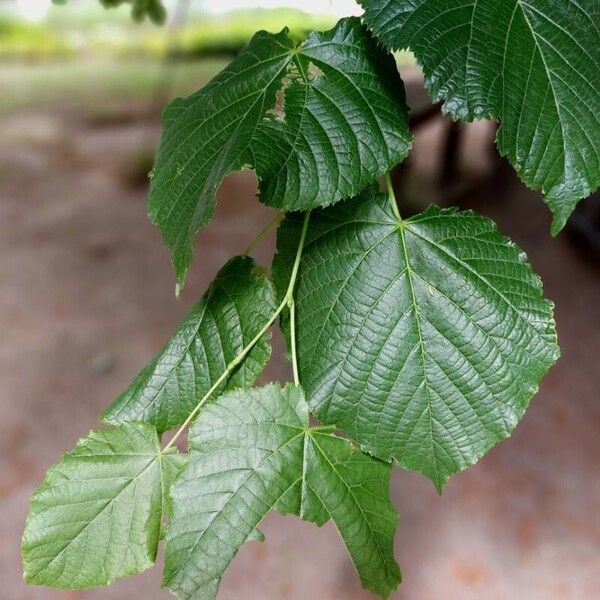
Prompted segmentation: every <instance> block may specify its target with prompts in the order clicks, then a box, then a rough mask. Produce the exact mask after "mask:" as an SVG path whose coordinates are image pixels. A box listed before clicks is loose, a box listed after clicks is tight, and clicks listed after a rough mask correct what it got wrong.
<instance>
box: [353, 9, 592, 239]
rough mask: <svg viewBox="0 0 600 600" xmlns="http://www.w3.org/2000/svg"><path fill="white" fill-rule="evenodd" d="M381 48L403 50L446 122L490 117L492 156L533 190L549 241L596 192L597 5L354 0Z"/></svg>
mask: <svg viewBox="0 0 600 600" xmlns="http://www.w3.org/2000/svg"><path fill="white" fill-rule="evenodd" d="M360 3H361V4H362V5H363V6H364V8H365V21H366V23H367V24H368V25H369V27H370V28H371V29H372V30H373V31H374V32H375V34H376V35H377V36H379V38H380V39H381V41H382V42H383V43H384V44H385V45H386V46H387V47H388V48H407V47H410V48H411V49H412V50H413V52H414V53H415V54H416V56H417V59H418V60H419V62H420V63H421V64H422V65H423V70H424V72H425V76H426V82H427V86H428V87H429V90H430V92H431V94H432V96H433V97H434V99H435V100H445V101H446V104H445V109H446V110H447V111H448V112H449V113H450V114H451V115H452V116H453V117H455V118H460V119H468V120H471V119H473V118H492V117H495V118H498V119H499V120H500V122H501V124H502V126H501V128H500V130H499V132H498V148H499V150H500V152H501V154H503V155H506V156H507V157H508V158H509V160H510V162H511V163H512V164H513V166H514V167H515V169H516V170H517V172H518V173H519V175H520V177H521V178H522V179H523V181H524V182H525V183H526V184H527V185H529V186H530V187H532V188H534V189H539V190H542V191H543V193H544V195H545V198H546V202H547V203H548V205H549V206H550V209H551V210H552V212H553V213H554V223H553V226H552V229H553V232H555V233H557V232H558V231H560V229H561V228H562V227H563V226H564V224H565V223H566V220H567V218H568V217H569V215H570V214H571V212H572V211H573V209H574V207H575V205H576V204H577V202H578V201H579V200H580V199H581V198H583V197H585V196H588V195H589V194H590V193H592V192H593V191H594V190H595V189H597V188H598V186H599V185H600V18H599V16H600V12H599V9H598V1H597V0H577V1H575V0H551V1H549V0H527V1H525V0H465V1H463V2H455V1H453V0H416V1H415V0H360Z"/></svg>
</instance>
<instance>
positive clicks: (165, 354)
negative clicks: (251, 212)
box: [103, 257, 275, 432]
mask: <svg viewBox="0 0 600 600" xmlns="http://www.w3.org/2000/svg"><path fill="white" fill-rule="evenodd" d="M274 311H275V300H274V294H273V290H272V286H271V283H270V282H269V280H268V279H267V278H266V277H265V275H264V274H263V273H261V272H260V270H259V269H258V268H257V267H256V264H255V263H254V261H253V260H252V259H251V258H250V257H235V258H232V259H231V260H230V261H229V262H228V263H227V264H226V265H225V266H224V267H223V268H222V269H221V271H220V272H219V273H218V275H217V277H216V279H215V280H214V282H213V283H212V284H211V286H210V288H209V289H208V291H207V292H206V294H205V295H204V296H203V297H202V298H201V299H200V301H199V302H198V303H197V304H196V306H195V307H194V308H193V309H192V311H191V312H190V314H189V315H188V316H187V317H186V318H185V319H184V321H183V322H182V323H181V324H180V325H179V327H178V328H177V330H176V331H175V333H174V334H173V336H172V338H171V339H170V340H169V342H168V343H167V345H166V346H165V347H164V348H163V349H162V350H161V352H160V353H159V354H158V356H156V357H155V358H154V360H152V362H151V363H150V364H149V365H148V366H146V367H145V368H144V369H143V370H142V372H141V373H140V374H139V375H138V376H137V377H136V379H135V380H134V381H133V383H132V384H131V385H130V386H129V388H128V389H127V390H126V391H125V392H124V393H123V394H121V396H119V398H117V399H116V400H115V402H114V403H113V404H112V405H111V406H110V407H109V408H108V409H107V411H106V412H105V413H104V415H103V417H104V420H105V421H107V422H109V423H122V422H124V421H134V420H140V421H146V422H149V423H152V424H153V425H154V426H155V427H156V428H157V429H158V431H159V432H163V431H167V430H168V429H172V428H173V427H176V426H177V425H180V424H181V423H182V422H183V421H184V420H185V419H186V418H187V416H188V415H189V414H190V412H191V411H192V410H193V408H194V407H195V405H196V403H197V402H198V401H199V400H200V399H201V398H202V397H203V396H204V394H205V393H206V392H207V391H208V390H209V389H210V388H211V386H212V385H213V383H214V382H215V381H216V380H217V379H218V378H219V377H220V376H221V374H222V373H223V372H224V371H225V369H226V368H227V365H228V364H229V363H230V362H231V361H232V360H233V359H234V358H235V357H236V356H237V355H238V354H239V353H240V351H241V350H242V349H243V348H244V347H245V346H246V345H247V344H248V343H250V341H251V340H252V339H253V338H254V337H255V336H256V335H257V334H258V332H259V331H260V330H261V329H262V327H263V326H264V325H265V324H266V323H267V321H268V320H269V318H270V317H271V315H272V314H273V312H274ZM270 355H271V347H270V345H269V343H268V339H267V336H265V337H263V339H262V340H260V341H259V342H258V343H257V344H256V345H255V346H254V348H253V349H252V350H251V351H250V353H249V354H248V356H247V357H246V358H245V360H244V361H243V362H242V364H241V365H240V366H239V367H238V368H237V369H236V370H235V371H234V373H233V374H232V375H231V377H230V378H229V379H228V380H227V381H226V382H225V383H224V385H223V386H222V387H221V388H220V389H219V390H217V391H216V393H215V395H216V394H218V393H219V392H220V391H223V390H225V389H234V388H238V387H244V386H247V385H250V384H252V383H253V382H254V380H255V379H256V378H257V377H258V375H259V374H260V373H261V372H262V370H263V369H264V367H265V365H266V363H267V361H268V360H269V357H270Z"/></svg>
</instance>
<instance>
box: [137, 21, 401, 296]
mask: <svg viewBox="0 0 600 600" xmlns="http://www.w3.org/2000/svg"><path fill="white" fill-rule="evenodd" d="M163 120H164V132H163V136H162V139H161V143H160V148H159V152H158V157H157V161H156V167H155V169H154V174H153V178H152V187H151V190H150V198H149V214H150V217H151V219H152V220H153V221H154V223H156V225H158V227H159V228H160V229H161V231H162V233H163V237H164V239H165V242H166V244H167V246H168V247H169V248H170V250H171V253H172V259H173V264H174V265H175V269H176V272H177V278H178V281H179V284H180V285H183V281H184V279H185V273H186V270H187V268H188V267H189V265H190V264H191V262H192V253H193V241H194V237H195V234H196V232H197V231H198V229H200V228H201V227H202V226H204V225H205V224H206V223H207V222H208V221H209V220H210V219H211V217H212V215H213V212H214V208H215V195H216V191H217V188H218V187H219V185H220V183H221V182H222V181H223V179H224V178H225V176H226V175H227V174H228V173H231V172H233V171H237V170H239V169H242V168H243V167H248V166H253V167H254V168H255V170H256V173H257V177H258V180H259V189H260V199H261V200H262V201H263V202H264V203H265V204H268V205H269V206H275V207H279V208H283V209H286V210H299V209H307V208H311V207H315V206H325V205H328V204H332V203H334V202H336V201H338V200H340V199H342V198H346V197H348V196H351V195H354V194H356V193H358V192H359V191H360V190H361V189H362V188H364V187H365V186H366V185H367V184H368V183H370V182H371V181H372V180H373V178H374V177H375V176H376V175H378V174H382V173H384V172H385V171H387V170H388V169H390V168H391V167H392V166H393V165H395V164H396V163H398V162H400V161H401V160H402V159H403V158H404V157H405V156H406V154H407V152H408V150H409V148H410V145H411V139H412V138H411V135H410V133H409V131H408V113H407V108H406V104H405V99H404V88H403V85H402V81H401V80H400V78H399V76H398V73H397V70H396V66H395V63H394V60H393V58H392V56H391V55H389V54H388V53H386V52H385V51H384V50H383V49H381V47H380V46H378V45H377V44H376V42H375V41H374V40H373V38H372V37H371V35H370V34H369V33H368V32H367V30H366V29H365V28H363V26H362V25H361V23H360V20H359V19H356V18H351V19H342V20H341V21H340V22H339V23H338V24H337V26H336V27H335V28H334V29H332V30H331V31H329V32H327V33H313V34H311V35H310V36H309V37H308V39H307V40H306V41H305V42H304V43H303V44H301V45H300V46H298V47H294V44H293V42H292V40H291V39H290V38H289V36H288V34H287V30H284V31H282V32H281V33H279V34H276V35H273V34H270V33H266V32H264V31H261V32H259V33H257V34H256V35H255V36H254V38H253V39H252V41H251V42H250V45H249V46H248V48H247V49H246V50H244V51H243V52H242V53H241V54H240V56H239V57H238V58H236V59H235V60H234V61H233V62H232V63H231V64H230V65H229V66H228V67H227V68H226V69H225V70H224V71H222V72H221V73H220V74H219V75H217V76H216V77H215V78H214V79H213V80H212V81H211V82H210V83H209V84H208V85H207V86H206V87H204V88H203V89H201V90H200V91H198V92H196V93H195V94H193V95H192V96H190V97H188V98H186V99H182V98H179V99H176V100H174V101H173V102H172V103H171V104H170V105H169V106H168V107H167V109H166V111H165V113H164V116H163Z"/></svg>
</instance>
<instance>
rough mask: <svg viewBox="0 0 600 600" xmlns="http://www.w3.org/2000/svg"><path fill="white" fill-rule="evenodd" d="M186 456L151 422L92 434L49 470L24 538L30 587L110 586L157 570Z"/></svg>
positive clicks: (129, 424)
mask: <svg viewBox="0 0 600 600" xmlns="http://www.w3.org/2000/svg"><path fill="white" fill-rule="evenodd" d="M182 462H183V457H181V456H180V455H178V454H176V453H175V452H174V451H173V452H167V453H164V454H161V453H160V445H159V441H158V435H157V434H156V430H155V429H154V428H153V427H151V426H150V425H146V424H143V423H124V424H123V425H120V426H118V427H114V428H111V429H104V430H100V431H92V432H90V433H89V434H88V435H87V436H86V437H84V438H82V439H81V440H80V441H79V442H78V444H77V446H75V449H74V450H73V451H72V452H69V453H68V454H65V455H64V456H63V457H62V458H61V460H60V461H59V462H58V463H57V464H56V465H55V466H53V467H52V468H50V469H49V471H48V473H47V475H46V478H45V479H44V482H43V483H42V485H41V486H40V488H39V489H38V490H37V491H36V492H35V494H34V495H33V498H32V500H31V508H30V511H29V516H28V517H27V524H26V526H25V534H24V536H23V565H24V577H25V581H26V582H27V583H29V584H35V585H46V586H50V587H54V588H71V589H82V588H90V587H96V586H100V585H107V584H109V583H111V582H112V581H113V580H114V579H116V578H117V577H123V576H125V575H133V574H135V573H140V572H141V571H144V570H145V569H147V568H148V567H150V566H152V565H153V564H154V561H155V559H156V550H157V547H158V541H159V538H160V530H161V519H162V516H163V513H164V512H165V498H166V494H167V490H168V487H169V486H170V485H171V482H172V481H173V479H174V478H175V475H176V474H177V471H178V470H179V468H180V466H181V464H182Z"/></svg>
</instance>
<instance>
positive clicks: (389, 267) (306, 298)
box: [273, 190, 558, 490]
mask: <svg viewBox="0 0 600 600" xmlns="http://www.w3.org/2000/svg"><path fill="white" fill-rule="evenodd" d="M299 227H300V222H299V220H298V217H297V216H294V215H290V216H288V217H287V218H286V220H285V221H284V223H283V224H282V226H281V228H280V231H279V236H278V252H279V253H278V255H277V257H276V259H275V263H274V266H273V277H274V282H275V287H276V289H277V290H278V292H279V293H284V292H282V290H283V289H284V283H285V282H286V281H287V278H288V276H289V269H290V266H291V262H292V261H293V257H294V252H295V248H296V243H297V239H298V234H299ZM295 300H296V312H297V317H296V334H297V349H298V361H299V372H300V381H301V382H302V385H303V387H304V389H305V391H306V394H307V398H308V402H309V405H310V406H311V409H313V410H314V411H315V412H316V415H317V416H318V417H319V419H320V420H321V421H322V422H323V423H326V424H332V425H336V426H337V427H339V428H340V429H341V430H343V431H344V432H346V433H347V434H348V435H349V436H351V437H352V438H353V439H355V440H357V441H358V442H359V443H360V445H361V446H362V448H363V449H365V450H366V451H368V452H369V453H371V454H374V455H375V456H378V457H380V458H382V459H386V460H387V459H390V458H395V459H396V460H397V461H398V462H399V463H400V464H401V465H402V466H403V467H406V468H408V469H414V470H417V471H420V472H422V473H424V474H425V475H427V476H428V477H430V478H431V479H432V480H433V482H434V483H435V485H436V486H437V487H438V489H440V490H441V488H442V486H443V485H444V483H445V482H446V481H447V479H448V477H449V476H450V475H451V474H453V473H456V472H457V471H460V470H461V469H464V468H465V467H467V466H469V465H472V464H473V463H475V462H476V461H477V459H479V458H480V457H481V456H482V455H483V454H484V453H485V452H486V451H487V450H488V449H489V448H491V447H492V446H493V445H494V444H495V443H496V442H498V441H500V440H502V439H504V438H506V437H508V436H509V435H510V433H511V432H512V430H513V428H514V427H515V426H516V424H517V422H518V420H519V419H520V417H521V416H522V415H523V412H524V411H525V409H526V407H527V405H528V403H529V400H530V398H531V397H532V396H533V395H534V393H535V392H536V391H537V387H538V382H539V381H540V379H541V377H542V376H543V375H544V373H545V372H546V371H547V370H548V368H549V367H550V366H551V365H552V364H553V363H554V361H555V360H556V358H557V357H558V347H557V345H556V333H555V328H554V320H553V317H552V304H551V303H550V302H549V301H547V300H545V299H544V298H543V297H542V289H541V282H540V280H539V278H538V277H537V276H536V275H535V274H534V273H533V271H532V269H531V267H530V266H529V265H528V263H527V262H526V257H525V255H524V254H523V253H522V252H521V251H520V250H519V249H518V248H517V247H516V246H515V245H514V244H513V243H512V242H510V241H508V240H507V239H506V238H504V237H502V236H501V235H500V234H499V233H498V232H497V230H496V226H495V224H494V223H493V222H492V221H490V220H489V219H486V218H484V217H482V216H480V215H477V214H475V213H473V212H457V211H455V210H452V209H446V210H442V209H439V208H437V207H435V206H431V207H430V208H429V209H428V210H426V211H425V212H424V213H422V214H420V215H417V216H415V217H412V218H410V219H407V220H405V221H402V222H399V221H398V219H397V218H396V217H395V216H394V212H393V210H392V208H391V203H390V202H389V201H388V198H387V196H386V195H385V194H379V193H377V192H375V191H374V190H371V191H370V192H368V193H365V194H363V196H362V197H360V198H357V199H352V200H349V201H346V202H343V203H341V204H339V205H337V206H335V207H333V208H331V209H328V210H322V211H317V212H314V213H313V215H311V220H310V226H309V229H308V232H307V237H306V244H305V247H304V253H303V255H302V261H301V264H300V269H299V273H298V279H297V284H296V291H295Z"/></svg>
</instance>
